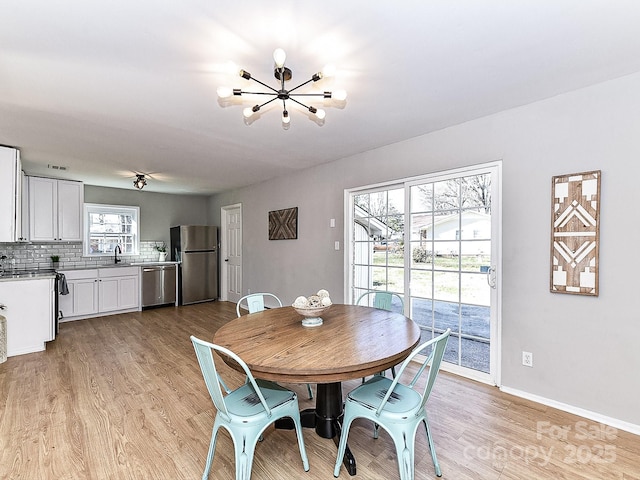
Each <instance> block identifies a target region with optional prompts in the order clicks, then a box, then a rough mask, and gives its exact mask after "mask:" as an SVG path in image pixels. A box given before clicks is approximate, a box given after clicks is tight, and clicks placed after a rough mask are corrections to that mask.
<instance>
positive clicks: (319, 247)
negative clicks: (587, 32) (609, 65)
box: [210, 74, 640, 430]
mask: <svg viewBox="0 0 640 480" xmlns="http://www.w3.org/2000/svg"><path fill="white" fill-rule="evenodd" d="M638 105H640V74H634V75H630V76H627V77H623V78H621V79H618V80H615V81H611V82H606V83H602V84H599V85H595V86H592V87H588V88H585V89H581V90H578V91H574V92H570V93H567V94H564V95H560V96H557V97H554V98H551V99H548V100H545V101H542V102H537V103H534V104H531V105H527V106H523V107H520V108H517V109H513V110H509V111H505V112H501V113H498V114H495V115H492V116H489V117H485V118H481V119H478V120H475V121H471V122H468V123H465V124H462V125H459V126H455V127H452V128H448V129H445V130H441V131H438V132H435V133H432V134H429V135H425V136H421V137H418V138H415V139H412V140H409V141H405V142H401V143H398V144H394V145H390V146H388V147H385V148H380V149H377V150H374V151H370V152H365V153H363V154H360V155H357V156H354V157H351V158H347V159H343V160H340V161H337V162H333V163H331V164H327V165H323V166H320V167H316V168H313V169H309V170H305V171H301V172H298V173H294V174H291V175H289V176H286V177H282V178H278V179H275V180H272V181H268V182H265V183H262V184H259V185H254V186H251V187H248V188H243V189H240V190H236V191H233V192H228V193H224V194H220V195H216V196H214V197H212V199H211V201H210V213H211V216H210V221H211V222H212V223H214V224H216V225H219V224H220V207H222V206H224V205H229V204H234V203H242V205H243V215H244V218H243V235H244V250H243V276H244V291H245V292H246V291H247V288H251V290H252V291H258V290H267V291H272V292H276V293H277V294H278V295H279V296H281V297H282V299H283V301H284V302H286V303H291V302H292V301H293V300H294V299H295V297H296V296H298V295H301V294H302V295H307V294H310V293H312V292H314V291H316V290H318V289H319V288H326V289H328V290H329V291H330V292H331V294H332V298H333V299H334V301H336V302H340V301H342V300H343V290H344V265H345V259H344V253H343V250H342V249H341V251H339V252H336V251H335V250H334V249H333V248H334V241H336V240H339V241H340V243H341V246H342V243H343V241H344V238H343V237H344V225H343V217H344V215H343V209H344V205H343V204H344V189H345V188H350V187H354V186H361V185H367V184H372V183H376V182H383V181H387V180H392V179H395V178H401V177H406V176H414V175H420V174H425V173H430V172H437V171H441V170H445V169H449V168H455V167H461V166H468V165H473V164H478V163H483V162H488V161H494V160H502V162H503V192H502V193H503V195H502V208H503V209H502V212H503V225H502V228H503V230H502V285H503V290H502V330H501V335H502V362H501V363H502V385H503V386H504V387H507V388H510V389H513V390H518V391H520V392H526V393H527V394H528V395H530V396H539V397H540V398H542V399H547V400H552V401H554V402H559V403H562V404H565V405H569V406H573V407H576V408H578V409H584V410H585V411H589V412H592V413H595V414H597V415H602V416H605V417H609V418H613V419H618V420H620V421H622V422H623V423H624V422H626V423H628V424H629V425H630V426H631V427H633V429H636V430H637V429H640V409H638V407H637V402H638V398H639V396H640V381H639V380H638V376H637V373H636V372H638V371H640V348H638V341H639V339H640V318H639V317H640V315H639V314H638V313H637V308H635V304H633V303H632V299H633V298H634V296H635V295H636V291H635V290H636V288H635V287H636V281H635V280H636V275H634V271H633V269H634V267H633V265H634V263H633V258H634V254H633V253H632V252H634V250H633V246H632V245H629V241H628V240H631V241H633V240H634V239H637V238H639V237H640V222H638V221H637V216H636V215H635V214H634V213H633V212H634V206H633V204H631V203H630V201H632V199H633V197H632V195H633V192H635V191H636V189H637V188H638V179H639V178H640V108H638ZM274 128H277V127H276V126H274ZM321 134H322V132H321V131H320V132H319V135H321ZM598 169H600V170H602V204H601V247H600V254H601V257H600V295H599V297H596V298H590V297H583V296H572V295H564V294H552V293H550V292H549V237H550V213H551V203H550V201H551V177H552V176H554V175H561V174H567V173H575V172H582V171H588V170H598ZM295 206H297V207H299V238H298V239H297V240H287V241H284V240H282V241H269V240H268V239H267V214H268V211H269V210H275V209H280V208H288V207H295ZM629 214H631V217H630V216H629ZM330 218H335V219H336V222H337V226H336V228H330V227H329V219H330ZM616 230H622V233H621V234H619V235H617V236H616V235H614V234H615V232H616ZM625 240H626V241H625ZM522 350H527V351H530V352H533V354H534V368H528V367H523V366H521V352H522Z"/></svg>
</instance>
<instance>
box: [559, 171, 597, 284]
mask: <svg viewBox="0 0 640 480" xmlns="http://www.w3.org/2000/svg"><path fill="white" fill-rule="evenodd" d="M600 176H601V173H600V170H595V171H593V172H584V173H575V174H572V175H559V176H556V177H553V179H552V181H551V191H552V193H551V204H552V213H551V220H552V221H551V291H552V292H556V293H571V294H575V295H592V296H597V295H598V269H599V265H598V259H599V247H600Z"/></svg>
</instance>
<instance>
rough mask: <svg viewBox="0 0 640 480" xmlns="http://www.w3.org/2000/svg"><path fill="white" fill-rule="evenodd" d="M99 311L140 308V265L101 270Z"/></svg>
mask: <svg viewBox="0 0 640 480" xmlns="http://www.w3.org/2000/svg"><path fill="white" fill-rule="evenodd" d="M99 277H100V278H99V290H100V293H99V304H100V306H99V309H98V310H99V311H100V312H111V311H115V310H126V309H131V308H138V306H139V304H140V292H139V287H138V283H139V281H140V268H139V267H113V268H101V269H100V270H99Z"/></svg>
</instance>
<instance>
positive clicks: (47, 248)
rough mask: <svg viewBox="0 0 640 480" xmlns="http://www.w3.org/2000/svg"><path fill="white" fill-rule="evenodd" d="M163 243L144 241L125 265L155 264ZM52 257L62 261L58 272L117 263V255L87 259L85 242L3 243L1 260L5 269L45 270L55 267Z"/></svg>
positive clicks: (124, 258) (125, 256)
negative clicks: (83, 252)
mask: <svg viewBox="0 0 640 480" xmlns="http://www.w3.org/2000/svg"><path fill="white" fill-rule="evenodd" d="M161 243H162V241H161V240H158V241H153V240H151V241H141V242H140V254H139V255H120V258H122V263H134V262H155V261H158V251H157V250H155V249H154V246H155V245H158V244H161ZM51 255H58V256H59V257H60V262H59V264H58V267H57V269H58V270H63V269H72V268H83V267H97V266H101V265H111V264H113V263H114V261H113V256H108V257H97V258H92V257H84V256H83V255H82V242H68V243H59V242H57V243H2V244H0V257H2V256H6V257H7V258H5V259H3V260H0V262H2V264H3V266H4V269H5V270H8V269H14V268H15V269H42V268H52V265H51Z"/></svg>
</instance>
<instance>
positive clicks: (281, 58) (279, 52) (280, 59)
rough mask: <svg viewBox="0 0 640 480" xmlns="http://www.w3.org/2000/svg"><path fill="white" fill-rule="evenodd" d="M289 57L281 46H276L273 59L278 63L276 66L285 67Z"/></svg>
mask: <svg viewBox="0 0 640 480" xmlns="http://www.w3.org/2000/svg"><path fill="white" fill-rule="evenodd" d="M286 59H287V54H286V53H285V52H284V50H283V49H281V48H276V49H275V50H274V51H273V61H274V62H275V63H276V67H278V68H282V67H284V62H285V60H286Z"/></svg>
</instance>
